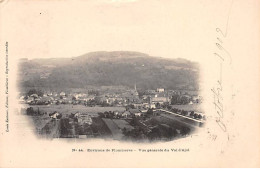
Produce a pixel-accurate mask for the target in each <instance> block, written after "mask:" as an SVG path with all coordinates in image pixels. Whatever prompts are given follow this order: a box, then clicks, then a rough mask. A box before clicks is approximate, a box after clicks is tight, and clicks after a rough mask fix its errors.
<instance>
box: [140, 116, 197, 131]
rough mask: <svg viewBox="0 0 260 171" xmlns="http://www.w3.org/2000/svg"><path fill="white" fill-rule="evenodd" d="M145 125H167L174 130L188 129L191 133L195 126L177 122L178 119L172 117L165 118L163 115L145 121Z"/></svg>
mask: <svg viewBox="0 0 260 171" xmlns="http://www.w3.org/2000/svg"><path fill="white" fill-rule="evenodd" d="M145 124H146V125H151V126H152V125H154V126H155V125H159V124H167V125H169V126H170V127H172V128H176V129H179V130H181V129H182V128H183V127H188V128H190V130H191V131H194V130H195V126H193V125H190V124H187V123H185V122H182V121H179V120H178V118H174V116H171V117H166V116H165V115H164V114H162V116H156V117H153V118H152V119H150V120H147V121H146V122H145Z"/></svg>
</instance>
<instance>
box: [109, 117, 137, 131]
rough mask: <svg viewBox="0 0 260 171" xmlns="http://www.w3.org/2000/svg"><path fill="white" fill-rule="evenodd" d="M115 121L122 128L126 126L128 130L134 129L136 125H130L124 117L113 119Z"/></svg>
mask: <svg viewBox="0 0 260 171" xmlns="http://www.w3.org/2000/svg"><path fill="white" fill-rule="evenodd" d="M113 122H114V123H115V124H116V125H117V126H118V127H119V128H120V129H124V128H126V129H127V130H131V129H134V127H132V126H131V125H129V123H128V122H126V121H125V120H122V119H113Z"/></svg>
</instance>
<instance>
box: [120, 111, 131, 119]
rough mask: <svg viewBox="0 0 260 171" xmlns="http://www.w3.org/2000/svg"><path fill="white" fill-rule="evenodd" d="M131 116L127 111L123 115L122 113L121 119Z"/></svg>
mask: <svg viewBox="0 0 260 171" xmlns="http://www.w3.org/2000/svg"><path fill="white" fill-rule="evenodd" d="M130 116H131V113H130V112H129V111H125V112H124V113H122V117H124V118H129V117H130Z"/></svg>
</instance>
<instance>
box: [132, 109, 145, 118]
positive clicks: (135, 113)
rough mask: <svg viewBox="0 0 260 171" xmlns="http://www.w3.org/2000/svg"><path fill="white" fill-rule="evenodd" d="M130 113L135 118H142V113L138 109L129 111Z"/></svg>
mask: <svg viewBox="0 0 260 171" xmlns="http://www.w3.org/2000/svg"><path fill="white" fill-rule="evenodd" d="M129 112H130V113H131V114H132V115H134V116H142V112H140V110H138V109H129Z"/></svg>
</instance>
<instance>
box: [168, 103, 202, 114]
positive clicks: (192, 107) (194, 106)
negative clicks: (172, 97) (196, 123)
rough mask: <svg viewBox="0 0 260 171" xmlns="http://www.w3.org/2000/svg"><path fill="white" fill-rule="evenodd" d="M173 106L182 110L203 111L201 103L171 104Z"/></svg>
mask: <svg viewBox="0 0 260 171" xmlns="http://www.w3.org/2000/svg"><path fill="white" fill-rule="evenodd" d="M171 106H172V108H177V109H180V110H186V111H195V112H201V113H203V108H202V106H201V104H192V105H171Z"/></svg>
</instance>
